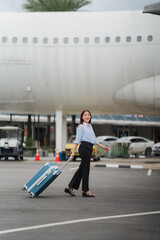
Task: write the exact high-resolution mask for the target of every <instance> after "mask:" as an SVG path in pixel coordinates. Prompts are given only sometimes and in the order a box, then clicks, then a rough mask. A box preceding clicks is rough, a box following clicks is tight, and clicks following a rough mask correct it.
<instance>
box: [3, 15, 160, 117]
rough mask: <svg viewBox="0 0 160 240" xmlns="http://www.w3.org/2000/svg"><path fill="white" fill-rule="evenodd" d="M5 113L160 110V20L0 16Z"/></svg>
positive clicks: (147, 17) (142, 17) (148, 17)
mask: <svg viewBox="0 0 160 240" xmlns="http://www.w3.org/2000/svg"><path fill="white" fill-rule="evenodd" d="M0 33H1V34H0V111H1V112H9V113H39V114H53V113H54V112H55V111H56V110H62V111H63V112H64V113H66V114H71V113H72V114H73V113H79V112H80V111H81V110H82V109H85V108H87V109H89V110H90V111H91V112H93V113H103V114H108V113H110V114H119V113H121V114H124V113H131V114H132V113H144V114H151V115H160V17H159V16H155V15H148V14H145V15H143V14H142V12H141V11H121V12H90V13H88V12H87V13H86V12H67V13H66V12H59V13H1V14H0Z"/></svg>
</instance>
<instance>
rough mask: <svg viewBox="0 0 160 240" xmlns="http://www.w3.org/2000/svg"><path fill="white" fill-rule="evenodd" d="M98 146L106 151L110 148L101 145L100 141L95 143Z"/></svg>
mask: <svg viewBox="0 0 160 240" xmlns="http://www.w3.org/2000/svg"><path fill="white" fill-rule="evenodd" d="M97 145H98V146H99V147H100V148H102V149H103V150H104V151H106V152H108V151H109V150H110V149H109V148H108V147H106V146H104V145H102V144H101V143H98V144H97Z"/></svg>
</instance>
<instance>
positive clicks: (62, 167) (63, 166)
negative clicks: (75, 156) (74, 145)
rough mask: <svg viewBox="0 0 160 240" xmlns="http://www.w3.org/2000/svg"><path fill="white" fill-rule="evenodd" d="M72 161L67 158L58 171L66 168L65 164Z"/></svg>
mask: <svg viewBox="0 0 160 240" xmlns="http://www.w3.org/2000/svg"><path fill="white" fill-rule="evenodd" d="M71 160H72V158H71V157H70V158H68V160H67V161H66V162H65V163H64V164H63V165H62V166H61V167H60V168H59V170H60V171H62V170H63V169H64V168H65V167H66V166H67V164H68V163H69V162H70V161H71Z"/></svg>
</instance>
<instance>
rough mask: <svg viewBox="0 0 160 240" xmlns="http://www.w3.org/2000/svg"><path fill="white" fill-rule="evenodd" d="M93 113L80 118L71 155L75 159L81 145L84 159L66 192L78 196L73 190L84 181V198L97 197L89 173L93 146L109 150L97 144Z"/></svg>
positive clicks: (80, 149) (86, 111)
mask: <svg viewBox="0 0 160 240" xmlns="http://www.w3.org/2000/svg"><path fill="white" fill-rule="evenodd" d="M91 117H92V116H91V113H90V112H89V111H88V110H84V111H83V112H82V113H81V116H80V124H79V126H78V127H77V133H76V140H75V141H74V149H73V152H72V154H71V158H72V159H73V158H74V154H75V150H76V148H77V146H78V144H80V143H81V144H80V147H79V154H80V157H81V158H82V161H81V164H80V166H79V168H78V170H77V171H76V173H75V174H74V176H73V178H72V179H71V181H70V183H69V184H68V186H67V188H65V189H64V192H66V193H69V194H70V195H71V196H76V195H75V193H74V191H73V189H76V190H78V188H79V185H80V182H81V179H82V196H83V197H95V194H93V193H91V192H90V190H89V171H90V159H91V154H92V148H93V145H98V146H99V147H101V148H103V149H104V150H105V151H108V150H109V148H107V147H105V146H103V145H102V144H100V143H98V142H97V139H96V136H95V133H94V131H93V128H92V126H91Z"/></svg>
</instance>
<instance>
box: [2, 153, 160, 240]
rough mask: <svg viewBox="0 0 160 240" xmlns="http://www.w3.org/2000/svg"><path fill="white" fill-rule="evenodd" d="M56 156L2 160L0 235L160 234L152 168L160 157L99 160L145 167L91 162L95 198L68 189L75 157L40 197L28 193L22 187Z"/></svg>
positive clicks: (159, 200) (153, 239)
mask: <svg viewBox="0 0 160 240" xmlns="http://www.w3.org/2000/svg"><path fill="white" fill-rule="evenodd" d="M52 160H53V159H51V158H50V157H49V158H43V159H41V161H37V162H36V161H34V159H31V158H30V159H27V158H26V159H25V160H24V161H12V160H10V161H0V216H1V217H0V240H14V239H15V240H17V239H21V240H36V239H39V240H41V239H45V240H49V239H61V240H63V239H65V240H67V239H70V240H72V239H84V238H85V239H87V240H90V239H96V240H99V239H100V240H103V239H104V240H105V239H107V240H110V239H114V240H116V239H118V240H121V239H123V240H124V239H125V240H130V239H134V240H135V239H136V240H139V239H141V240H159V239H160V171H159V170H158V167H157V166H156V169H154V167H155V166H154V164H159V159H158V158H157V160H152V163H150V162H151V160H148V159H147V160H146V159H139V160H140V161H141V162H139V163H136V162H137V160H136V159H132V160H131V161H134V162H130V160H127V159H125V160H123V159H120V160H117V159H114V160H111V159H102V160H101V161H100V162H98V164H108V162H109V161H111V163H114V164H116V163H119V164H124V165H125V164H126V163H127V164H128V161H129V163H130V164H146V162H148V164H149V165H148V168H143V169H128V168H106V167H95V164H97V163H95V162H92V163H91V172H90V190H91V191H92V192H93V193H95V194H96V197H95V198H83V197H82V195H81V189H79V191H75V193H76V195H77V196H76V197H71V196H70V195H68V194H66V193H64V188H65V187H66V185H67V184H68V182H69V181H70V179H71V177H72V175H73V174H74V172H75V171H76V169H77V167H78V165H79V161H78V162H71V163H69V165H68V166H67V167H66V168H65V169H64V171H63V172H62V174H61V175H60V176H59V177H58V178H57V179H56V180H55V181H54V182H53V183H52V184H51V185H50V186H49V187H48V188H47V189H46V190H45V191H44V192H43V193H42V194H41V195H40V196H39V197H36V198H28V193H27V192H23V191H21V187H22V186H23V185H24V184H25V183H26V182H27V181H28V179H29V178H30V177H31V176H33V174H34V173H35V172H36V171H37V170H39V169H40V167H42V166H43V164H44V163H45V162H46V161H52ZM120 161H121V162H120ZM123 161H125V162H124V163H123ZM144 162H145V163H144ZM155 162H156V163H155ZM157 162H158V163H157ZM62 164H63V163H62V162H58V163H57V165H58V166H61V165H62ZM151 165H152V166H151ZM149 171H150V172H149ZM148 173H149V174H148Z"/></svg>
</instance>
